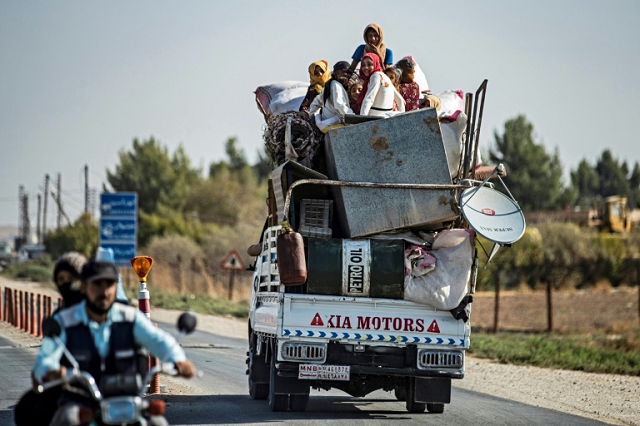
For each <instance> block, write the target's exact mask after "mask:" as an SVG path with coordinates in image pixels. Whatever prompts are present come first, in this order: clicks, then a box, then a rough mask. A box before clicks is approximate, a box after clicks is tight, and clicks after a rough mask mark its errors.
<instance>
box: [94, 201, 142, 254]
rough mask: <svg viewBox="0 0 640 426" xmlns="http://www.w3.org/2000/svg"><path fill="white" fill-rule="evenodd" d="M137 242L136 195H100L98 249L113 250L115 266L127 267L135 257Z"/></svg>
mask: <svg viewBox="0 0 640 426" xmlns="http://www.w3.org/2000/svg"><path fill="white" fill-rule="evenodd" d="M137 241H138V194H136V193H134V192H116V193H103V194H100V247H102V248H110V249H112V250H113V255H114V260H115V264H116V265H117V266H128V265H129V261H130V260H131V259H132V258H134V257H136V251H137Z"/></svg>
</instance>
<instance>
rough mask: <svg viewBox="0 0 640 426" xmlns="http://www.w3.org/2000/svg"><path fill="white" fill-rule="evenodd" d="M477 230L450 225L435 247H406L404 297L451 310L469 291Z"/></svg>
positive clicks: (439, 237)
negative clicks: (427, 248) (452, 227)
mask: <svg viewBox="0 0 640 426" xmlns="http://www.w3.org/2000/svg"><path fill="white" fill-rule="evenodd" d="M472 232H473V231H470V230H467V229H447V230H444V231H442V232H440V233H438V234H437V235H436V238H435V240H434V241H433V245H432V247H431V250H429V251H427V250H424V249H423V248H422V247H421V246H415V245H414V246H411V247H410V248H409V249H408V250H405V267H406V272H405V274H406V275H405V279H404V298H405V300H410V301H412V302H416V303H421V304H425V305H430V306H433V307H434V308H436V309H444V310H451V309H454V308H455V307H457V306H458V305H459V304H460V302H461V301H462V299H463V298H464V296H465V295H466V294H467V293H468V288H467V287H468V283H469V279H470V278H471V269H472V266H473V241H472V238H473V235H472Z"/></svg>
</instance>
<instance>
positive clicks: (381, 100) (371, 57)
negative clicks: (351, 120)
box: [358, 53, 404, 117]
mask: <svg viewBox="0 0 640 426" xmlns="http://www.w3.org/2000/svg"><path fill="white" fill-rule="evenodd" d="M360 78H361V79H362V92H360V96H358V106H359V107H360V115H374V116H379V117H390V116H391V115H393V114H394V113H395V112H396V111H393V102H394V101H395V103H396V105H397V107H398V111H397V112H404V99H402V96H400V93H398V91H397V90H396V89H395V87H393V83H392V82H391V80H389V77H387V75H386V74H385V73H383V72H382V67H381V66H380V58H378V55H376V54H374V53H365V55H364V56H363V57H362V63H361V64H360Z"/></svg>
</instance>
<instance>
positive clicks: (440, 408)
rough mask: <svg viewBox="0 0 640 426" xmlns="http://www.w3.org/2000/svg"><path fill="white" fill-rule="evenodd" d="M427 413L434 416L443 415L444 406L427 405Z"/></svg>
mask: <svg viewBox="0 0 640 426" xmlns="http://www.w3.org/2000/svg"><path fill="white" fill-rule="evenodd" d="M427 411H428V412H430V413H434V414H441V413H444V404H427Z"/></svg>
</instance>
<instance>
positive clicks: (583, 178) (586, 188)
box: [571, 159, 600, 207]
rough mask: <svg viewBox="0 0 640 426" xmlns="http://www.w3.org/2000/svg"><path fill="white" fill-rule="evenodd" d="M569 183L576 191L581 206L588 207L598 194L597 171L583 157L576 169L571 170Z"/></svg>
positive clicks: (598, 179) (598, 181)
mask: <svg viewBox="0 0 640 426" xmlns="http://www.w3.org/2000/svg"><path fill="white" fill-rule="evenodd" d="M571 184H572V185H573V187H574V188H575V190H576V191H578V203H579V204H580V206H581V207H588V206H590V205H591V204H592V202H593V200H594V198H596V197H597V196H598V195H599V189H600V178H599V177H598V172H597V171H596V170H595V169H594V168H593V167H592V166H591V165H590V164H589V163H588V162H587V160H585V159H583V160H582V161H580V163H579V164H578V167H577V168H576V170H572V171H571Z"/></svg>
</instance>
